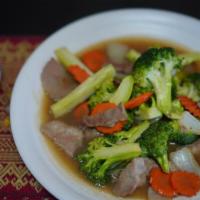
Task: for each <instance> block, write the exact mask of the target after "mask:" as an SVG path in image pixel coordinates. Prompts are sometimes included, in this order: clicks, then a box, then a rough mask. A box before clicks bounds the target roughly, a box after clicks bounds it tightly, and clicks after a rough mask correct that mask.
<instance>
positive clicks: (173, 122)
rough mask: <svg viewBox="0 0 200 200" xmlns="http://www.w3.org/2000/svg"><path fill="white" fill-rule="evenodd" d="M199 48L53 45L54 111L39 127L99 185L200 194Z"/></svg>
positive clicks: (46, 85)
mask: <svg viewBox="0 0 200 200" xmlns="http://www.w3.org/2000/svg"><path fill="white" fill-rule="evenodd" d="M198 61H200V53H197V52H194V53H191V52H190V53H177V51H176V50H175V49H173V48H171V47H158V46H157V47H149V48H147V49H146V50H145V51H143V52H139V51H137V50H135V49H133V48H130V47H129V46H127V45H125V44H121V43H109V44H108V45H107V46H106V48H105V49H104V51H102V50H101V49H92V50H89V51H86V52H84V53H82V54H81V56H80V57H78V56H75V55H74V54H72V53H71V52H70V51H69V50H68V49H67V48H58V49H56V50H55V58H52V59H51V60H50V61H49V62H48V63H47V64H46V66H45V67H44V69H43V71H42V74H41V81H42V85H43V89H44V91H45V93H46V95H47V96H48V98H49V99H51V105H50V107H49V110H48V112H49V115H51V119H50V120H48V121H46V122H45V123H42V125H41V132H42V133H43V134H44V135H45V136H47V137H48V138H50V139H51V140H52V141H53V142H54V143H55V144H56V145H57V146H58V147H59V148H61V149H62V150H63V151H64V152H65V153H66V154H67V155H68V156H69V157H71V158H72V160H73V162H76V163H78V166H79V169H80V173H82V174H83V175H84V176H85V177H86V179H88V180H89V181H90V182H91V183H93V184H94V185H95V186H96V187H100V188H103V187H105V186H106V185H109V187H111V188H112V192H113V194H114V195H116V196H121V197H126V196H129V195H133V194H134V192H135V191H136V190H137V189H138V188H140V187H143V186H144V185H146V186H147V189H146V193H147V196H148V199H150V200H155V199H177V200H178V199H193V198H196V199H200V73H198V72H197V70H196V71H195V72H194V71H193V70H191V69H190V65H192V63H195V62H198Z"/></svg>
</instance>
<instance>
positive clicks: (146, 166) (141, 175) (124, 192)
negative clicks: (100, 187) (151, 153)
mask: <svg viewBox="0 0 200 200" xmlns="http://www.w3.org/2000/svg"><path fill="white" fill-rule="evenodd" d="M155 166H157V165H156V163H155V162H154V161H153V160H151V159H149V158H135V159H133V160H132V161H131V162H130V163H129V164H128V165H127V166H126V168H124V169H123V170H122V171H121V173H120V175H119V178H118V180H117V181H116V183H115V184H114V187H113V193H114V194H115V195H117V196H121V197H125V196H128V195H130V194H132V193H133V192H134V191H135V190H136V189H137V188H138V187H140V186H143V185H145V184H146V182H147V176H148V175H149V172H150V170H151V169H152V167H155Z"/></svg>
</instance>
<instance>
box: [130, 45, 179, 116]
mask: <svg viewBox="0 0 200 200" xmlns="http://www.w3.org/2000/svg"><path fill="white" fill-rule="evenodd" d="M180 66H181V58H180V57H178V56H177V55H176V54H175V51H174V49H172V48H151V49H149V50H147V51H146V52H145V53H144V54H142V56H140V57H139V58H138V59H137V61H136V62H135V65H134V70H133V77H134V81H135V86H136V87H142V88H148V89H149V91H151V90H153V91H154V92H155V96H156V104H157V107H158V109H159V110H160V111H161V112H162V113H164V114H166V115H167V114H168V113H169V112H170V111H171V104H172V94H171V93H172V75H173V74H174V72H175V70H176V69H177V68H180Z"/></svg>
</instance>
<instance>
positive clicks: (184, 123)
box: [179, 111, 200, 135]
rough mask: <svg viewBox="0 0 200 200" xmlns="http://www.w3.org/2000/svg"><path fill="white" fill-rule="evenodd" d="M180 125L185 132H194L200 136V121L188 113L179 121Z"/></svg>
mask: <svg viewBox="0 0 200 200" xmlns="http://www.w3.org/2000/svg"><path fill="white" fill-rule="evenodd" d="M179 125H180V127H181V129H182V131H183V132H192V133H194V134H196V135H200V121H199V120H198V119H197V118H195V117H194V116H193V115H191V114H190V113H189V112H187V111H185V112H184V113H183V115H182V117H181V118H180V119H179Z"/></svg>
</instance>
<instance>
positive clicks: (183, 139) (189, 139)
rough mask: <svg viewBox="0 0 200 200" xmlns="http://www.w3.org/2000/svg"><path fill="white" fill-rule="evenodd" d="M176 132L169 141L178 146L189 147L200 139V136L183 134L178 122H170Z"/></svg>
mask: <svg viewBox="0 0 200 200" xmlns="http://www.w3.org/2000/svg"><path fill="white" fill-rule="evenodd" d="M170 124H171V125H172V126H173V129H174V131H173V132H172V133H171V135H170V139H169V141H170V142H172V143H175V144H178V145H187V144H191V143H193V142H195V141H196V140H198V139H199V136H198V135H196V134H193V133H192V132H183V131H182V130H181V127H180V125H179V123H178V121H177V120H173V121H171V122H170Z"/></svg>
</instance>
